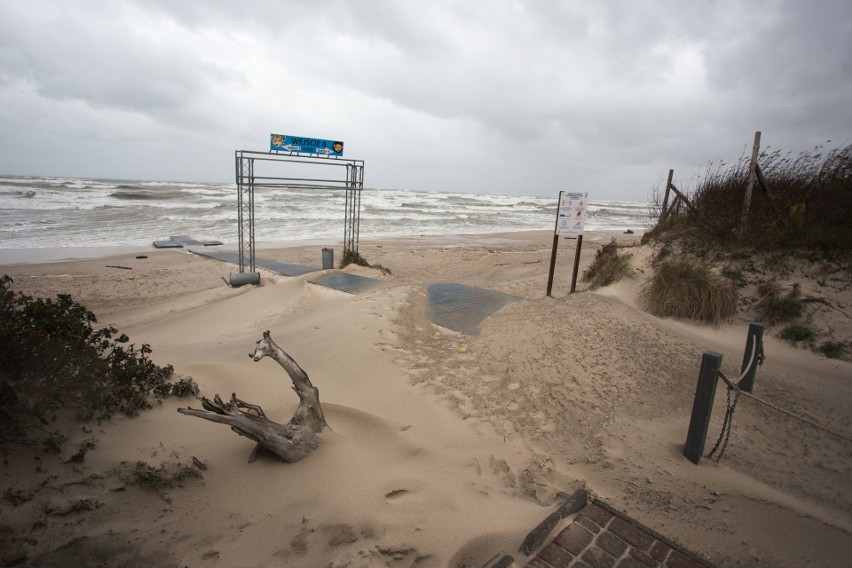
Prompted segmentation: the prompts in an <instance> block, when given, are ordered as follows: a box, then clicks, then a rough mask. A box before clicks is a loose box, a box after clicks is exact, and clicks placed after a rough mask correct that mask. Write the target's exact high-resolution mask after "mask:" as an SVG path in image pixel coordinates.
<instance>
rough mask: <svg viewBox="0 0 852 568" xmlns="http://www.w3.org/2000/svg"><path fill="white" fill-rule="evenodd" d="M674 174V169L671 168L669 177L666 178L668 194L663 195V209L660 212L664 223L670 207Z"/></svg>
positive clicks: (661, 220)
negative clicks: (670, 192)
mask: <svg viewBox="0 0 852 568" xmlns="http://www.w3.org/2000/svg"><path fill="white" fill-rule="evenodd" d="M673 176H674V170H669V179H668V180H666V195H665V197H663V210H662V211H661V212H660V220H659V222H660V223H662V222H663V219H665V218H666V211H667V210H668V208H669V191H671V187H672V177H673Z"/></svg>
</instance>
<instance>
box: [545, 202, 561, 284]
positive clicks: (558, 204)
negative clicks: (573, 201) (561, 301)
mask: <svg viewBox="0 0 852 568" xmlns="http://www.w3.org/2000/svg"><path fill="white" fill-rule="evenodd" d="M563 193H565V192H564V191H560V192H559V198H558V200H557V201H556V223H555V224H554V226H553V246H552V248H551V251H550V272H548V274H547V297H548V298H550V291H551V290H553V272H554V271H555V270H556V249H557V248H558V247H559V208H560V207H561V206H562V194H563Z"/></svg>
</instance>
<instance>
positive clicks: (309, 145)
mask: <svg viewBox="0 0 852 568" xmlns="http://www.w3.org/2000/svg"><path fill="white" fill-rule="evenodd" d="M269 151H270V152H295V153H298V154H317V155H320V156H329V157H330V156H335V157H340V156H343V142H341V141H340V140H323V139H321V138H305V137H302V136H291V135H289V134H270V135H269Z"/></svg>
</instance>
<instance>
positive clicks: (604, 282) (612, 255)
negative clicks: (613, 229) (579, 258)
mask: <svg viewBox="0 0 852 568" xmlns="http://www.w3.org/2000/svg"><path fill="white" fill-rule="evenodd" d="M618 248H619V247H618V243H617V242H616V240H615V239H612V240H611V241H610V242H608V243H607V244H605V245H604V246H602V247H601V248H599V249H598V251H597V252H596V253H595V259H594V260H593V261H592V264H591V265H589V267H588V268H587V269H586V270H584V271H583V282H588V283H589V288H590V289H592V290H594V289H596V288H601V287H603V286H609V285H610V284H614V283H616V282H618V281H619V280H621V279H622V278H626V277H629V276H632V274H633V270H632V267H631V266H630V259H631V258H632V257H633V255H632V254H628V253H622V252H619V250H618Z"/></svg>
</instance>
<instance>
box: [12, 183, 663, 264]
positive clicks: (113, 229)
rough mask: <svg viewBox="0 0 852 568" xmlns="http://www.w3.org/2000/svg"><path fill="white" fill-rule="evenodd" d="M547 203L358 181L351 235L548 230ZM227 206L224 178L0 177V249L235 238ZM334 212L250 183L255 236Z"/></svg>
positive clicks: (607, 213)
mask: <svg viewBox="0 0 852 568" xmlns="http://www.w3.org/2000/svg"><path fill="white" fill-rule="evenodd" d="M591 197H592V198H593V197H594V196H593V195H592V196H591ZM557 200H558V190H557V191H555V192H554V195H553V196H552V197H533V196H522V195H494V194H489V193H478V192H471V193H446V192H439V191H420V190H418V191H415V190H409V189H384V188H374V189H370V188H364V189H363V190H362V191H361V216H360V231H359V235H360V239H361V240H362V241H363V240H365V239H371V238H385V237H393V236H401V235H404V236H417V235H457V234H481V233H497V232H514V231H530V230H553V228H554V226H555V218H556V208H557ZM237 206H238V201H237V188H236V185H235V184H233V183H230V184H228V183H195V182H175V181H127V180H110V179H83V178H67V177H20V176H0V249H18V250H19V249H36V248H57V247H121V246H134V247H145V246H151V244H152V243H153V241H157V240H167V239H168V238H169V237H170V236H172V235H190V236H192V237H194V238H196V239H199V240H219V241H222V242H223V243H226V244H228V243H236V242H237V241H238V226H237V214H238V207H237ZM344 210H345V196H344V192H343V191H342V190H339V189H318V188H309V189H305V188H271V189H266V188H257V189H256V190H255V239H256V242H258V243H259V244H260V243H264V242H268V243H297V242H303V241H316V240H328V241H330V242H342V241H343V232H344ZM587 215H588V216H587V221H586V230H590V231H594V230H616V231H626V230H628V229H630V230H632V231H634V232H639V231H643V230H645V229H646V228H647V227H648V225H649V218H650V206H649V204H648V203H636V202H626V201H596V200H594V199H591V200H590V201H589V203H588V207H587Z"/></svg>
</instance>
